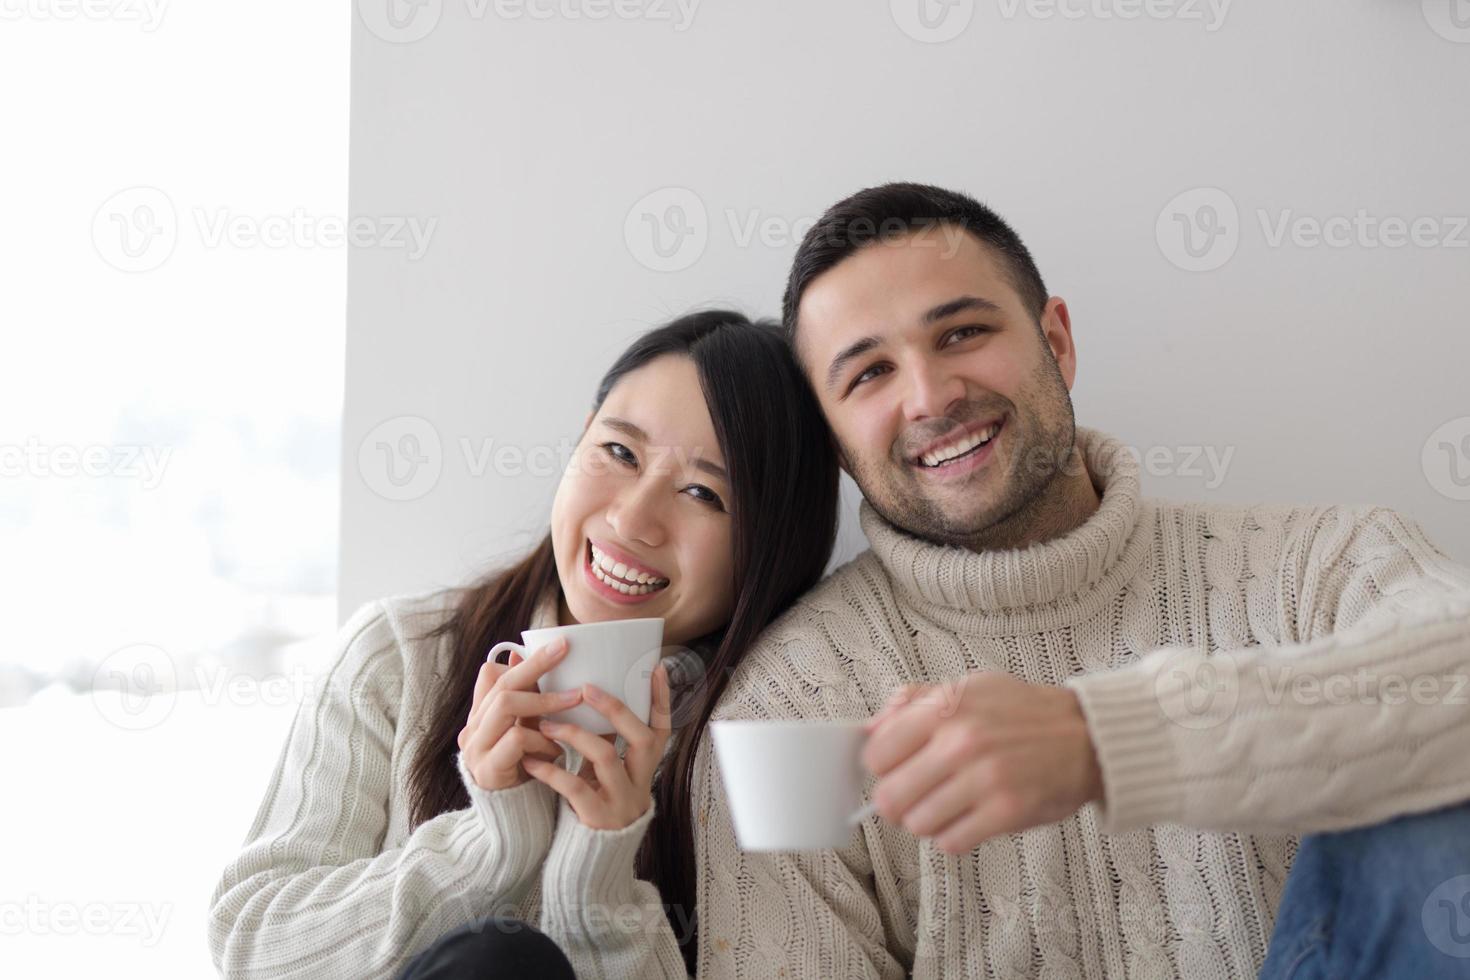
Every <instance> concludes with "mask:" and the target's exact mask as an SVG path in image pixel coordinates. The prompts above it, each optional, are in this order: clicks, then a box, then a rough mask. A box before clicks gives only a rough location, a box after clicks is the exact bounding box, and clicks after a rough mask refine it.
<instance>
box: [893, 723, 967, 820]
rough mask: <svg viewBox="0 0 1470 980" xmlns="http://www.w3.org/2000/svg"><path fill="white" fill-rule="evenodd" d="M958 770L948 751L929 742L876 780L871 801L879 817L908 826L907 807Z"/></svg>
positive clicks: (953, 776)
mask: <svg viewBox="0 0 1470 980" xmlns="http://www.w3.org/2000/svg"><path fill="white" fill-rule="evenodd" d="M960 771H962V770H960V769H959V767H957V766H956V765H955V761H954V759H953V757H952V754H951V753H948V752H944V751H941V750H940V749H939V748H938V746H937V742H936V741H931V742H929V743H928V745H927V747H925V748H923V749H921V750H920V751H919V752H917V753H915V754H914V755H913V756H911V757H910V758H908V759H905V760H904V761H903V762H901V763H900V764H899V765H898V766H896V767H895V768H893V769H892V770H890V771H889V772H888V774H887V775H885V776H884V777H883V778H882V779H880V780H879V781H878V785H877V786H876V787H875V788H874V790H873V804H874V805H875V806H876V807H877V808H878V812H879V813H880V814H882V815H883V819H885V820H887V821H889V822H891V823H896V824H903V825H904V826H908V823H907V821H906V820H905V819H904V818H905V815H906V814H907V813H908V812H909V810H910V809H912V808H913V807H914V805H915V804H916V803H919V802H920V801H921V800H924V799H925V798H926V797H927V796H928V795H929V794H930V793H931V792H932V791H934V790H935V789H936V788H938V787H940V786H941V785H942V784H945V783H946V781H950V780H953V779H955V777H956V776H957V774H958V773H959V772H960ZM909 829H910V830H912V829H913V828H912V827H910V828H909ZM915 832H916V833H917V831H915Z"/></svg>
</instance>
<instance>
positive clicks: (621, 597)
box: [582, 538, 669, 605]
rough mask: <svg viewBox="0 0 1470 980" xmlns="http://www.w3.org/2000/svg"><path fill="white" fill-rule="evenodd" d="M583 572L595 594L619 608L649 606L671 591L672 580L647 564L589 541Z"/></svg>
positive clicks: (602, 544) (604, 544)
mask: <svg viewBox="0 0 1470 980" xmlns="http://www.w3.org/2000/svg"><path fill="white" fill-rule="evenodd" d="M583 558H584V560H583V562H582V572H583V577H584V578H585V579H586V581H587V583H588V585H589V586H590V587H591V588H592V590H593V592H594V593H595V594H597V595H599V596H601V597H602V598H604V599H606V600H608V601H609V602H614V603H617V604H618V605H634V604H637V603H640V602H646V601H648V600H649V599H651V598H653V597H654V596H655V595H658V594H659V593H661V592H663V591H664V590H666V589H667V588H668V587H669V579H668V577H667V576H666V575H664V574H663V573H661V572H660V571H659V570H658V569H656V568H652V567H650V566H649V564H648V563H646V562H643V561H641V560H639V559H635V558H633V557H632V556H631V555H629V554H627V553H626V552H624V551H619V550H616V549H615V548H614V547H613V546H611V545H608V544H606V543H605V542H594V541H593V540H592V539H591V538H588V539H587V548H586V551H585V554H584V555H583Z"/></svg>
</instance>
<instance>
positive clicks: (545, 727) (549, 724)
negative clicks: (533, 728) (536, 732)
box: [541, 721, 561, 733]
mask: <svg viewBox="0 0 1470 980" xmlns="http://www.w3.org/2000/svg"><path fill="white" fill-rule="evenodd" d="M559 728H561V726H560V725H558V724H557V723H556V722H554V721H543V722H542V723H541V730H542V731H543V732H547V733H550V732H554V731H556V730H557V729H559Z"/></svg>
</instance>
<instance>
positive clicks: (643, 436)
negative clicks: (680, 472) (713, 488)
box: [601, 415, 730, 483]
mask: <svg viewBox="0 0 1470 980" xmlns="http://www.w3.org/2000/svg"><path fill="white" fill-rule="evenodd" d="M601 422H602V424H603V425H605V426H607V427H608V428H609V429H616V430H617V431H619V432H623V433H626V434H628V435H630V436H632V437H633V438H634V439H637V440H638V441H639V442H645V443H646V442H652V441H653V440H651V439H649V438H648V433H647V432H644V431H643V430H642V429H641V428H639V427H638V426H637V425H635V424H633V423H632V422H629V421H628V420H627V419H623V418H618V417H617V416H616V415H604V416H603V417H602V419H601ZM679 455H681V456H682V455H683V453H680V454H679ZM694 468H695V469H698V470H703V471H704V472H706V473H708V474H710V475H711V476H714V477H718V478H719V479H721V480H724V481H725V482H726V483H729V482H730V474H728V473H726V472H725V468H724V467H723V466H721V465H720V464H719V463H716V462H713V461H711V460H708V459H696V460H695V461H694Z"/></svg>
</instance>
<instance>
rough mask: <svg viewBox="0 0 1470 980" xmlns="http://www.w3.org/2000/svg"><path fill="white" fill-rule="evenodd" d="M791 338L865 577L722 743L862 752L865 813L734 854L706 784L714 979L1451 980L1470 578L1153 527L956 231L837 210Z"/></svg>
mask: <svg viewBox="0 0 1470 980" xmlns="http://www.w3.org/2000/svg"><path fill="white" fill-rule="evenodd" d="M956 229H960V230H962V231H963V234H958V235H957V234H955V231H956ZM784 323H785V327H786V330H787V333H788V338H789V340H790V342H791V344H792V347H793V349H794V351H795V352H796V354H797V356H798V358H799V360H800V361H801V363H802V365H803V367H804V370H805V372H806V375H807V377H808V379H809V381H810V382H811V384H812V387H813V389H814V390H815V391H816V393H817V396H818V398H819V400H820V402H821V405H822V408H823V411H824V413H825V415H826V417H827V421H828V424H829V426H830V428H831V432H832V436H833V439H834V442H835V444H836V446H837V447H838V449H839V451H840V457H841V460H842V464H843V466H844V468H845V470H846V471H847V472H848V473H849V474H851V475H852V477H853V478H854V480H855V482H856V483H857V484H858V486H859V488H860V489H861V490H862V492H863V496H864V498H865V499H864V501H863V503H862V505H861V521H862V526H863V529H864V532H865V533H866V534H867V536H868V539H869V542H870V543H871V545H872V547H871V549H870V550H869V551H867V552H865V553H863V554H862V555H860V556H859V557H858V558H856V559H855V560H854V561H852V562H851V563H849V564H847V565H845V566H843V567H842V568H840V569H838V570H837V571H836V572H835V573H834V574H833V575H832V576H830V577H829V578H828V579H827V580H826V581H824V582H823V583H822V584H821V585H819V586H818V587H817V588H816V589H814V590H813V591H812V592H811V593H809V594H808V595H807V596H806V597H804V598H803V599H802V600H801V601H800V602H798V603H797V604H796V606H794V607H793V608H792V609H791V610H790V611H789V612H788V613H787V614H786V615H785V616H784V617H783V618H782V619H781V620H779V621H778V622H777V623H776V624H775V625H773V626H772V627H771V628H770V629H769V630H768V631H767V633H766V634H765V635H764V636H763V638H762V641H761V643H760V645H759V646H758V648H757V649H756V650H754V651H753V652H752V653H751V654H750V655H749V656H748V657H747V659H746V661H745V662H744V663H743V664H742V666H741V668H740V670H739V671H738V672H737V674H736V675H735V676H734V677H733V678H732V681H731V684H730V687H729V689H728V690H727V693H726V694H725V696H724V697H723V699H722V700H721V702H720V705H719V706H718V708H717V709H716V712H715V717H717V718H789V717H802V718H862V717H871V721H870V722H869V730H870V733H871V734H870V737H869V739H868V743H867V746H866V748H865V751H864V762H865V764H866V765H867V766H868V768H869V769H870V770H871V771H872V772H873V774H874V776H875V779H874V782H873V784H872V796H873V801H874V803H875V804H876V807H877V811H878V813H877V814H876V815H875V816H874V817H872V818H871V819H869V820H868V821H867V822H866V823H865V824H864V825H863V827H862V829H861V831H860V832H859V833H857V834H855V835H854V837H853V839H852V841H851V842H850V844H849V845H848V846H847V847H846V848H844V849H842V850H840V851H836V852H824V853H808V854H784V855H782V854H776V855H773V854H744V853H742V852H741V851H740V850H739V849H738V848H737V847H736V846H735V844H734V836H733V832H732V830H731V828H730V824H729V820H730V817H729V813H728V810H727V807H726V804H725V800H724V799H723V795H722V786H721V784H720V781H719V779H718V776H717V773H715V771H714V764H713V760H712V758H709V757H706V759H705V761H704V768H703V772H702V776H701V784H700V787H699V790H698V792H699V794H700V796H701V799H702V801H703V806H702V808H701V816H700V822H701V827H700V831H701V832H700V849H701V851H700V858H701V868H700V871H701V889H700V916H701V935H702V945H703V951H702V958H701V971H700V975H701V976H703V975H705V974H706V973H708V974H709V975H711V976H727V975H728V976H742V977H743V976H752V977H754V976H761V977H767V976H781V975H784V976H787V977H816V976H821V977H900V976H903V975H905V974H911V975H913V976H915V977H961V976H971V977H1009V978H1032V977H1072V978H1098V980H1103V978H1120V977H1125V976H1126V977H1150V978H1157V977H1206V976H1209V977H1241V978H1246V977H1254V976H1257V975H1258V973H1259V975H1261V976H1268V977H1284V976H1288V975H1290V976H1298V977H1301V976H1312V977H1327V976H1331V977H1334V978H1346V977H1375V978H1382V977H1415V978H1421V977H1437V976H1464V975H1466V974H1467V972H1470V808H1467V807H1466V806H1465V805H1464V801H1465V800H1467V799H1470V752H1467V751H1466V746H1467V745H1470V692H1467V688H1466V683H1465V681H1466V678H1467V677H1470V571H1467V570H1466V569H1465V568H1463V567H1461V566H1459V565H1456V564H1454V563H1452V562H1450V561H1449V560H1448V559H1447V558H1446V556H1445V555H1444V554H1443V553H1442V552H1441V551H1440V550H1439V549H1438V548H1436V547H1435V546H1434V545H1433V544H1432V543H1431V542H1429V541H1428V540H1427V539H1426V538H1425V536H1424V535H1423V533H1422V531H1421V530H1420V529H1419V527H1418V526H1417V525H1416V524H1415V523H1414V522H1413V521H1412V520H1409V519H1407V518H1405V517H1403V516H1401V515H1399V514H1397V513H1395V512H1393V511H1391V510H1388V509H1385V508H1373V507H1356V508H1355V507H1342V506H1300V507H1291V506H1253V507H1252V506H1219V505H1211V504H1204V503H1193V502H1170V501H1161V500H1152V499H1147V498H1144V497H1142V496H1141V494H1140V492H1139V474H1138V465H1137V456H1136V455H1135V454H1134V453H1133V452H1131V451H1130V450H1129V447H1127V446H1126V445H1125V444H1124V443H1123V442H1122V441H1121V440H1119V439H1117V438H1115V437H1113V436H1111V435H1108V434H1106V433H1103V432H1101V431H1098V430H1096V429H1090V428H1085V427H1079V426H1077V425H1076V424H1075V420H1074V414H1073V406H1072V402H1071V396H1070V390H1071V388H1072V385H1073V382H1074V380H1075V378H1076V375H1077V370H1078V355H1077V348H1076V346H1075V345H1074V343H1073V336H1072V333H1073V331H1072V322H1071V316H1070V313H1069V311H1068V309H1067V306H1066V304H1065V303H1064V302H1063V301H1062V300H1061V299H1060V298H1058V297H1055V296H1050V295H1049V294H1048V292H1047V290H1046V288H1045V286H1044V284H1043V281H1042V278H1041V275H1040V272H1039V271H1038V270H1037V267H1036V265H1035V263H1034V262H1033V260H1032V258H1031V256H1030V254H1029V252H1028V251H1027V249H1026V247H1025V246H1024V245H1023V244H1022V242H1021V240H1020V238H1019V237H1018V236H1017V235H1016V234H1015V232H1014V231H1012V230H1011V228H1010V227H1009V226H1007V225H1006V224H1005V222H1003V221H1002V220H1001V219H1000V218H999V217H997V216H996V215H995V214H994V213H993V212H991V211H990V210H988V209H987V208H985V207H984V206H982V205H980V204H979V203H978V202H976V201H974V200H972V199H971V198H969V197H967V196H965V195H962V194H957V193H953V192H950V191H945V190H942V189H939V188H935V187H929V186H924V185H915V184H892V185H886V186H883V187H876V188H871V189H868V190H865V191H862V192H861V193H859V194H856V195H854V196H853V197H850V198H848V199H846V200H844V201H842V202H840V203H838V204H836V205H835V206H833V207H832V208H831V209H830V210H829V211H828V212H827V213H826V214H825V215H824V216H823V217H822V219H821V220H820V221H819V222H818V223H817V224H816V225H815V226H814V227H813V228H812V229H811V231H810V232H809V233H808V235H807V236H806V237H805V239H804V240H803V242H802V245H801V247H800V248H799V249H798V252H797V255H796V259H795V262H794V264H793V267H792V270H791V275H790V278H789V280H788V284H787V289H786V295H785V304H784ZM1161 408H1165V410H1166V407H1164V406H1161ZM1411 691H1419V692H1420V695H1421V696H1409V692H1411ZM1329 692H1331V693H1329ZM812 778H813V779H820V778H822V774H820V773H813V774H812ZM1462 933H1463V935H1462ZM1293 970H1294V971H1298V972H1291V971H1293ZM1301 971H1305V972H1301Z"/></svg>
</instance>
